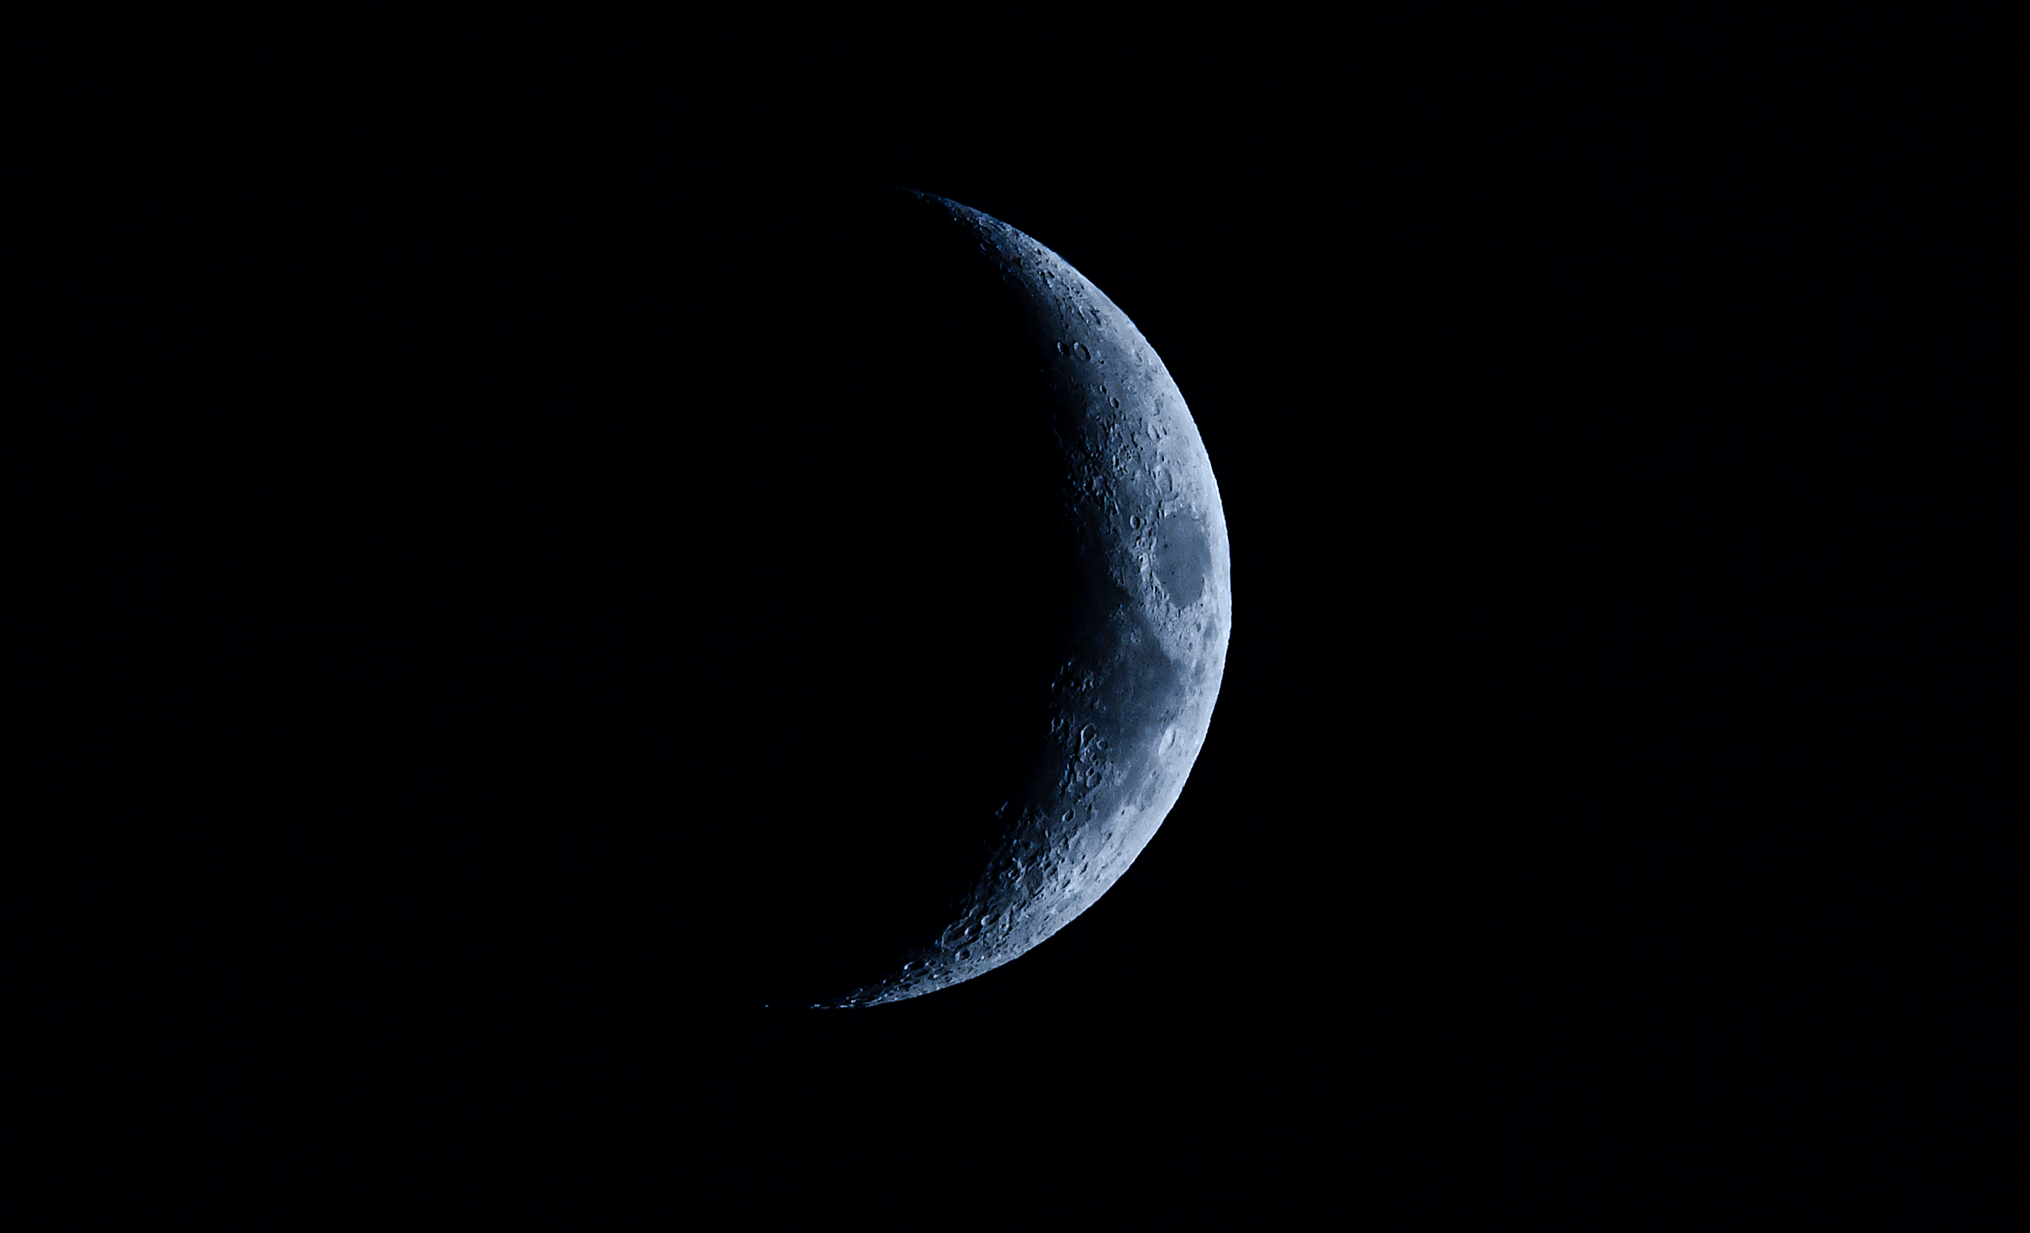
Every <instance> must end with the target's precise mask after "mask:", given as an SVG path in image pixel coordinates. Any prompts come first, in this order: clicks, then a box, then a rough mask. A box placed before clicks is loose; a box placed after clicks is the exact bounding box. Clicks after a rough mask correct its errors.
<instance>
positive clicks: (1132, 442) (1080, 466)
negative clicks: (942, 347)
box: [825, 194, 1233, 1006]
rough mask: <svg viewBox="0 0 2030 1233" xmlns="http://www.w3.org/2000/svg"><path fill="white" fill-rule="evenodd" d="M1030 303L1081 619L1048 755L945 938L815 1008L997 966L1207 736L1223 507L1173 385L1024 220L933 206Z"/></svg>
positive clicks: (1086, 877) (1055, 919)
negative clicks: (1080, 593)
mask: <svg viewBox="0 0 2030 1233" xmlns="http://www.w3.org/2000/svg"><path fill="white" fill-rule="evenodd" d="M918 196H919V197H920V198H921V199H923V200H925V201H927V202H929V203H931V204H934V205H936V206H937V207H939V208H941V209H942V210H943V211H944V212H945V213H946V215H947V216H948V218H949V220H950V224H951V225H952V226H954V227H959V228H963V229H965V231H966V233H967V236H968V238H969V239H970V240H971V241H972V243H973V244H975V245H976V246H977V248H978V250H979V252H980V254H981V258H982V260H985V261H991V262H992V263H993V264H994V265H995V266H997V267H998V269H999V272H1000V277H1001V280H1002V282H1003V285H1004V286H1005V287H1007V288H1008V290H1009V291H1010V292H1011V293H1012V294H1014V295H1015V296H1016V297H1017V298H1018V299H1019V300H1020V301H1021V302H1022V303H1023V304H1024V305H1025V307H1026V310H1027V315H1028V318H1029V328H1030V333H1031V339H1032V342H1033V343H1034V345H1035V346H1036V348H1037V353H1038V355H1039V357H1040V358H1039V365H1040V368H1041V371H1042V379H1043V380H1046V381H1047V382H1048V383H1049V386H1050V390H1051V393H1052V395H1053V400H1054V405H1055V406H1056V407H1057V409H1058V412H1057V439H1058V444H1059V446H1060V449H1061V451H1062V455H1063V459H1064V462H1065V466H1066V473H1065V478H1064V482H1063V494H1064V498H1065V508H1066V511H1067V513H1068V515H1069V517H1070V518H1071V519H1072V520H1073V522H1074V524H1075V528H1076V540H1077V551H1078V555H1079V570H1080V574H1081V585H1082V587H1083V588H1084V590H1085V592H1086V600H1087V602H1086V604H1085V607H1084V610H1083V611H1084V615H1083V617H1082V618H1081V620H1080V623H1079V625H1078V628H1077V630H1076V633H1075V634H1074V636H1073V638H1072V641H1071V644H1070V645H1069V646H1068V647H1067V648H1066V653H1065V655H1064V657H1063V660H1062V662H1061V664H1060V665H1059V667H1058V669H1057V672H1056V679H1055V680H1054V681H1053V682H1051V690H1052V695H1053V705H1052V708H1051V719H1050V727H1049V732H1048V735H1047V738H1046V739H1047V740H1048V741H1049V751H1050V757H1049V758H1048V760H1047V761H1046V762H1045V763H1043V764H1041V765H1043V766H1044V767H1045V770H1044V771H1043V772H1042V773H1039V774H1038V775H1036V776H1035V778H1034V779H1032V780H1031V781H1030V782H1029V783H1027V784H1025V785H1019V786H1018V787H1017V788H1016V790H1015V791H1014V792H1013V793H1012V794H1011V795H1010V797H1009V799H1008V800H1007V802H1006V803H1005V804H1004V805H1002V807H1001V809H1000V810H999V811H998V813H999V815H1000V817H1001V821H1002V830H1001V838H1000V840H999V842H998V845H997V846H996V847H995V848H994V849H993V851H992V854H991V859H990V860H989V862H988V864H987V867H986V870H985V872H984V874H983V875H982V876H981V878H980V880H979V881H978V883H977V884H976V885H975V886H974V887H973V888H972V890H971V891H970V893H968V894H967V895H966V896H965V897H964V899H963V900H962V903H961V907H960V910H959V911H958V913H957V915H956V917H955V919H953V920H952V921H951V923H950V925H949V926H948V927H947V928H945V930H944V931H943V933H942V934H941V935H940V936H938V937H937V938H936V939H935V940H934V941H933V942H931V943H930V944H929V945H927V946H924V947H922V948H921V949H919V950H917V951H915V952H914V953H912V954H910V955H909V956H908V957H907V961H906V962H905V963H904V964H902V966H901V967H900V969H899V970H897V971H895V972H894V973H892V974H891V975H889V976H887V977H885V978H883V979H881V980H878V981H875V982H873V983H871V984H868V985H865V986H862V987H861V988H859V989H856V990H854V991H853V992H852V993H850V994H848V995H847V996H845V997H843V998H840V999H838V1000H835V1001H832V1002H828V1003H825V1005H829V1006H870V1005H877V1004H880V1003H885V1002H893V1001H899V1000H901V999H904V998H909V997H915V996H919V995H921V994H925V993H930V992H933V991H935V990H938V989H941V988H944V987H946V986H949V985H952V984H956V983H958V982H959V981H962V980H966V979H969V978H971V977H973V976H977V975H979V974H981V973H983V972H987V971H990V970H992V969H994V968H997V967H999V966H1001V965H1002V964H1004V963H1007V962H1008V961H1009V960H1011V959H1013V958H1015V957H1016V956H1018V955H1020V954H1022V953H1023V952H1024V951H1026V950H1028V949H1030V948H1031V947H1033V946H1035V945H1037V944H1038V943H1040V942H1042V941H1043V940H1044V939H1045V938H1048V937H1050V936H1051V935H1052V934H1053V933H1055V932H1057V931H1058V930H1059V929H1061V928H1063V927H1064V926H1065V925H1066V924H1067V923H1069V922H1070V921H1071V920H1072V919H1073V918H1075V917H1077V916H1078V914H1079V913H1081V912H1083V911H1084V910H1085V909H1086V908H1087V907H1089V906H1090V905H1091V904H1092V903H1093V902H1094V901H1095V900H1096V899H1098V898H1099V897H1100V896H1101V895H1103V894H1105V893H1106V891H1107V889H1108V888H1109V887H1111V886H1112V885H1113V884H1114V882H1115V881H1116V880H1118V879H1119V878H1120V876H1121V875H1122V873H1124V872H1125V871H1126V870H1127V868H1128V866H1129V865H1130V864H1131V863H1132V862H1133V861H1134V859H1135V858H1136V856H1138V855H1139V854H1140V853H1141V851H1142V849H1143V848H1144V847H1145V846H1147V844H1148V843H1149V840H1150V839H1151V837H1153V836H1154V835H1155V833H1156V829H1157V827H1158V826H1160V825H1161V824H1162V822H1163V819H1164V817H1165V815H1167V814H1168V813H1169V811H1170V809H1171V807H1172V806H1173V805H1175V804H1176V802H1177V799H1178V797H1179V795H1180V794H1181V793H1182V791H1183V788H1184V782H1185V778H1186V776H1187V775H1189V773H1190V771H1191V767H1192V764H1193V762H1194V761H1195V760H1196V759H1197V757H1198V754H1199V750H1200V748H1201V747H1202V746H1203V745H1204V743H1205V737H1206V730H1207V726H1208V724H1209V722H1210V720H1211V716H1212V708H1213V703H1214V700H1215V699H1216V698H1217V697H1218V694H1219V684H1220V677H1221V674H1222V671H1223V670H1224V667H1225V664H1226V651H1227V639H1228V633H1229V629H1230V626H1231V615H1232V607H1233V604H1232V591H1231V578H1230V569H1229V559H1228V546H1227V528H1226V518H1225V515H1224V513H1223V512H1222V510H1221V506H1220V498H1219V488H1218V485H1217V484H1215V483H1214V481H1213V474H1212V467H1211V464H1210V462H1209V461H1208V459H1207V457H1206V452H1205V446H1204V443H1203V442H1202V441H1201V440H1200V438H1199V434H1198V429H1197V427H1196V426H1195V425H1194V424H1193V423H1192V419H1191V415H1190V413H1189V411H1188V410H1187V409H1186V407H1185V403H1184V398H1183V396H1182V395H1181V394H1180V393H1179V392H1178V389H1177V384H1176V382H1175V381H1173V380H1172V379H1171V377H1170V373H1169V372H1168V371H1167V370H1166V369H1165V368H1164V366H1163V362H1162V360H1160V359H1159V358H1158V357H1157V355H1156V352H1155V350H1154V349H1153V348H1151V347H1150V345H1149V343H1148V341H1147V340H1146V339H1145V338H1143V336H1142V334H1141V332H1140V331H1139V330H1137V329H1136V328H1135V326H1134V324H1133V323H1132V322H1130V321H1129V320H1128V318H1127V316H1126V315H1125V314H1123V313H1122V312H1121V310H1120V309H1119V308H1117V307H1116V306H1115V305H1114V303H1113V301H1111V300H1109V299H1108V298H1107V297H1106V295H1105V294H1104V293H1102V292H1101V291H1100V290H1099V289H1098V288H1097V287H1095V286H1093V285H1092V283H1090V282H1089V281H1087V280H1086V279H1085V278H1084V277H1083V276H1082V275H1080V274H1079V272H1078V271H1077V270H1074V269H1073V268H1072V267H1071V266H1069V265H1067V264H1066V263H1065V262H1064V261H1063V259H1061V258H1060V257H1058V255H1057V254H1056V253H1054V252H1051V251H1050V250H1049V249H1047V248H1045V247H1044V246H1043V245H1041V244H1038V243H1037V242H1036V241H1034V240H1032V239H1030V238H1029V237H1028V236H1026V235H1024V234H1023V233H1021V232H1020V231H1017V230H1015V229H1014V228H1013V227H1010V226H1008V225H1007V224H1005V223H1002V222H1000V221H998V220H996V219H994V218H990V217H988V216H987V215H985V214H981V213H980V212H978V211H976V210H971V209H968V208H966V207H964V206H960V205H957V204H955V203H953V202H949V201H945V200H943V199H941V198H933V197H923V195H921V194H919V195H918Z"/></svg>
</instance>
